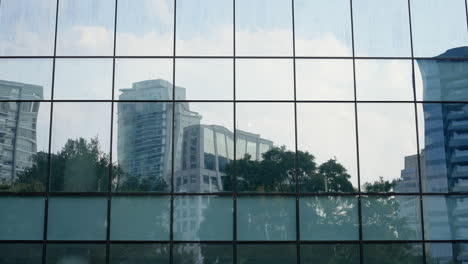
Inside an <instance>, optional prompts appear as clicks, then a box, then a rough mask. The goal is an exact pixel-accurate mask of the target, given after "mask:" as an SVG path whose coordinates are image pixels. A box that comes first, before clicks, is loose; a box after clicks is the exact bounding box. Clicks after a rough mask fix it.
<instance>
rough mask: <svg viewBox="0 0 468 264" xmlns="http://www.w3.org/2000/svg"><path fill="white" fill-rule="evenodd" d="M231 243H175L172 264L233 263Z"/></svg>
mask: <svg viewBox="0 0 468 264" xmlns="http://www.w3.org/2000/svg"><path fill="white" fill-rule="evenodd" d="M232 254H233V249H232V245H228V244H224V245H223V244H175V245H174V264H192V263H203V264H218V263H222V264H233V263H234V260H233V256H232Z"/></svg>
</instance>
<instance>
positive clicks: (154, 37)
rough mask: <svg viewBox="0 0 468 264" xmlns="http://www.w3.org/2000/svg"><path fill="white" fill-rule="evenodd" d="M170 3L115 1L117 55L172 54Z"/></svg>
mask: <svg viewBox="0 0 468 264" xmlns="http://www.w3.org/2000/svg"><path fill="white" fill-rule="evenodd" d="M173 5H174V1H172V0H120V1H118V8H117V12H118V14H117V40H116V41H117V43H116V53H117V55H121V56H158V55H159V56H171V55H173V53H172V46H173V44H172V43H173V31H174V6H173ZM110 11H112V10H110Z"/></svg>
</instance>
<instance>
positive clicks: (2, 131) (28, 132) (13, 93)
mask: <svg viewBox="0 0 468 264" xmlns="http://www.w3.org/2000/svg"><path fill="white" fill-rule="evenodd" d="M42 93H43V88H42V86H38V85H32V84H25V83H18V82H11V81H4V80H0V100H2V101H3V100H24V101H16V102H15V101H10V102H0V183H2V182H4V183H9V182H11V181H13V180H14V179H15V177H16V176H17V175H19V174H20V173H22V172H24V171H25V170H26V169H28V168H30V167H32V166H33V164H34V160H33V158H34V155H35V154H36V152H37V116H38V113H39V105H40V103H39V102H31V101H29V102H27V100H42V99H43V94H42Z"/></svg>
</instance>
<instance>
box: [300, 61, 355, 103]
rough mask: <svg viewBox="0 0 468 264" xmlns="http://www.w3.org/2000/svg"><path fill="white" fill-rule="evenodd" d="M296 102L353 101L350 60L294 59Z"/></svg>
mask: <svg viewBox="0 0 468 264" xmlns="http://www.w3.org/2000/svg"><path fill="white" fill-rule="evenodd" d="M296 92H297V100H354V77H353V61H352V60H335V59H333V60H317V59H296Z"/></svg>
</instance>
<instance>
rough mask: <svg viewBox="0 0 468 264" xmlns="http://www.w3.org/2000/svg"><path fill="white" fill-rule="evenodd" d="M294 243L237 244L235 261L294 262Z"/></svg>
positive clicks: (252, 263) (278, 263)
mask: <svg viewBox="0 0 468 264" xmlns="http://www.w3.org/2000/svg"><path fill="white" fill-rule="evenodd" d="M296 252H297V246H296V245H295V244H290V245H285V244H273V245H272V244H267V245H265V244H263V245H262V244H253V245H249V244H246V245H238V246H237V261H238V263H245V264H260V263H262V264H263V263H268V264H295V263H296V261H297V260H296V258H297V256H296Z"/></svg>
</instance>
